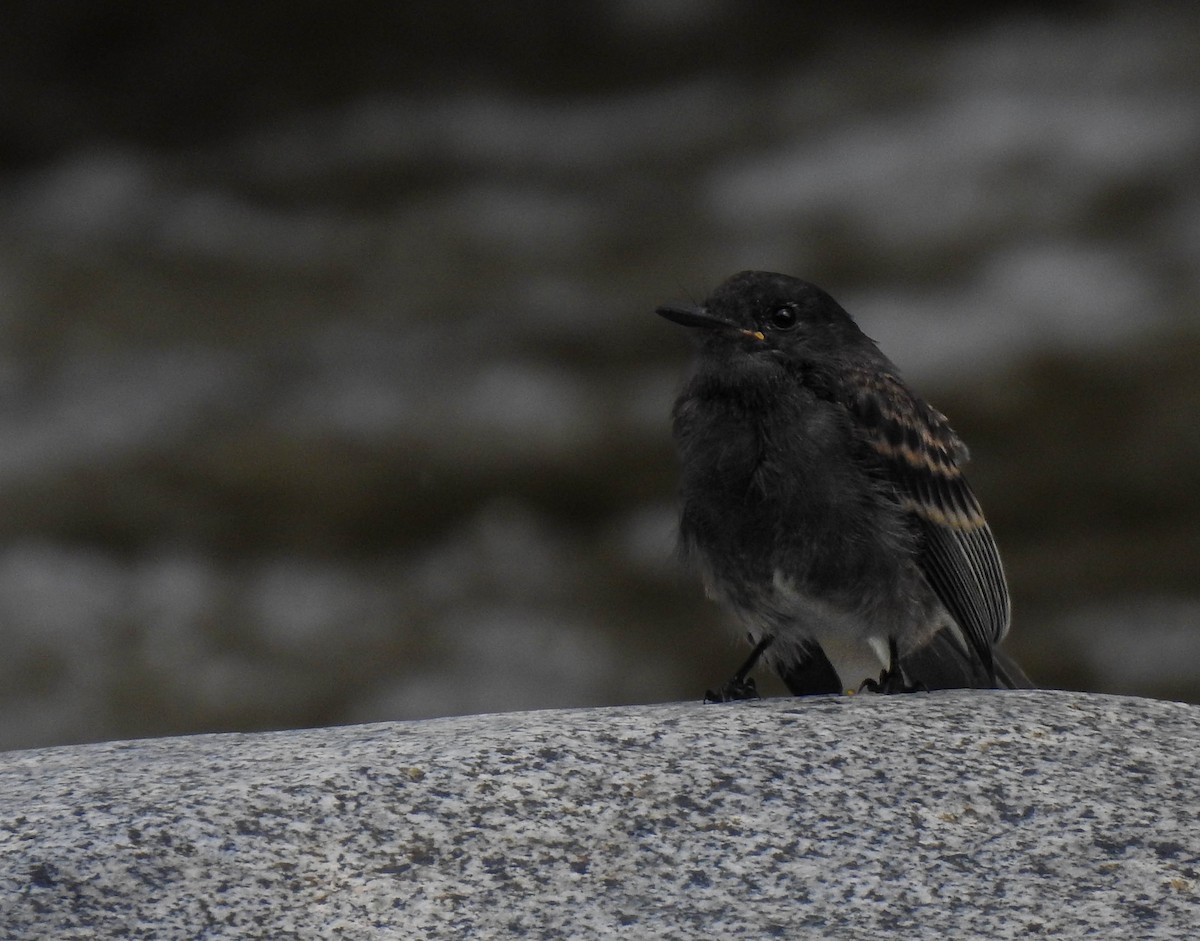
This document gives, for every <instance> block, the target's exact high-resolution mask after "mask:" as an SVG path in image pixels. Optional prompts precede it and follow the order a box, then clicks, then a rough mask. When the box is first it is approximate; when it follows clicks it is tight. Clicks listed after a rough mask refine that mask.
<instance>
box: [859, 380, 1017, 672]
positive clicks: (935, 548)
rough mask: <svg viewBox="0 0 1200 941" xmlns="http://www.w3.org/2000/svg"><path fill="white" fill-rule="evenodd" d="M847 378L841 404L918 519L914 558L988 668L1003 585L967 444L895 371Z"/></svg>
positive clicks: (1001, 615)
mask: <svg viewBox="0 0 1200 941" xmlns="http://www.w3.org/2000/svg"><path fill="white" fill-rule="evenodd" d="M845 378H846V380H847V381H846V384H845V385H844V386H843V387H842V396H841V398H842V401H843V404H844V405H845V406H846V407H847V408H849V409H850V411H851V412H852V413H853V415H854V418H855V426H856V427H857V428H858V429H859V432H860V434H861V436H862V439H863V442H864V443H865V444H866V446H867V447H868V448H869V449H870V451H871V452H873V454H874V455H875V456H876V457H877V459H878V460H877V464H876V466H877V468H878V472H879V473H880V474H881V476H882V477H883V478H884V479H886V480H887V481H888V482H889V483H891V484H892V485H893V486H894V487H895V493H896V498H897V500H898V501H899V502H900V504H901V506H903V507H904V508H905V509H906V510H908V511H909V512H910V513H911V514H912V516H913V518H914V519H915V521H916V524H917V528H918V531H919V533H920V547H919V554H918V564H919V565H920V567H921V569H922V571H923V573H924V575H925V577H926V579H927V580H928V582H929V584H930V586H931V587H932V588H933V590H934V591H935V592H936V594H937V596H938V598H940V599H941V601H942V604H943V605H945V607H946V610H947V611H949V613H950V615H951V616H952V617H953V618H954V620H955V621H956V622H957V623H958V626H959V628H960V629H961V630H962V632H963V634H964V635H965V637H966V638H967V640H968V641H969V642H970V644H971V646H972V648H974V650H975V652H976V654H977V655H978V656H979V658H980V661H981V662H982V664H983V665H984V667H985V668H986V669H987V670H988V671H989V672H990V671H991V670H992V663H993V659H992V647H993V645H995V644H996V643H998V642H999V641H1000V639H1001V638H1002V637H1003V636H1004V634H1005V633H1006V632H1007V630H1008V624H1009V616H1010V615H1009V600H1008V588H1007V585H1006V583H1005V579H1004V571H1003V569H1002V568H1001V565H1000V554H999V552H998V551H997V549H996V541H995V539H994V538H993V537H992V531H991V530H990V529H989V528H988V525H987V522H986V520H984V517H983V511H982V510H981V509H980V506H979V501H978V500H977V499H976V498H975V494H974V493H973V492H972V491H971V488H970V486H969V485H968V484H967V481H966V479H965V478H964V477H963V475H962V470H961V468H960V465H961V464H963V463H965V462H966V460H967V456H968V455H967V449H966V447H965V446H964V445H963V443H962V441H961V440H959V438H958V436H957V435H956V434H955V433H954V431H953V430H952V429H951V428H950V426H949V424H948V423H947V421H946V418H945V416H944V415H942V414H941V413H940V412H938V411H937V410H935V409H934V408H932V407H930V406H929V405H928V404H927V403H926V402H924V401H923V400H922V399H920V398H918V397H917V396H916V395H914V394H913V393H912V392H911V391H909V389H908V388H907V386H905V385H904V383H903V382H901V381H900V379H899V378H898V377H896V376H895V375H892V374H889V373H886V372H880V371H868V370H862V371H858V372H851V373H849V374H847V375H846V377H845Z"/></svg>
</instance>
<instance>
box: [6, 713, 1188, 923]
mask: <svg viewBox="0 0 1200 941" xmlns="http://www.w3.org/2000/svg"><path fill="white" fill-rule="evenodd" d="M1198 818H1200V709H1198V708H1197V707H1193V706H1188V705H1182V704H1178V703H1168V702H1158V701H1150V700H1141V699H1130V698H1118V697H1109V696H1096V695H1087V694H1081V693H1064V692H1048V691H1039V692H1018V693H1011V692H1005V693H993V692H965V691H964V692H952V693H935V694H912V695H905V696H872V695H864V696H850V697H846V696H843V697H822V698H812V699H807V700H797V699H775V700H767V701H761V702H754V703H730V704H724V705H708V706H705V705H700V704H698V703H696V704H693V703H685V704H671V705H655V706H638V707H620V708H605V709H586V710H568V711H545V712H530V713H513V714H505V715H486V716H471V717H464V718H454V719H440V720H431V721H422V722H405V723H386V724H376V725H364V726H353V727H345V728H331V729H315V730H307V731H288V732H272V733H262V734H221V735H199V736H194V737H188V738H172V739H159V740H146V741H133V742H113V743H107V744H100V745H85V746H76V747H67V748H54V749H46V750H40V751H27V752H12V753H8V754H4V755H0V938H3V939H5V941H24V939H39V941H41V939H47V938H53V939H73V938H102V939H107V938H121V939H126V938H147V939H148V938H154V939H159V941H173V939H184V938H188V939H234V938H271V939H281V938H295V939H327V938H335V937H336V938H341V939H360V938H361V939H367V938H371V939H391V938H395V939H411V938H427V937H429V938H439V937H444V938H462V937H471V938H499V937H504V938H508V937H513V938H600V937H604V938H608V937H628V938H639V939H641V938H680V939H689V941H691V939H699V938H764V937H782V938H829V937H864V938H866V937H870V938H881V937H887V938H890V937H896V938H945V937H951V938H967V937H969V938H1009V937H1012V938H1017V937H1028V936H1054V937H1084V936H1096V937H1103V938H1135V937H1136V938H1191V937H1194V936H1195V931H1196V926H1197V925H1200V819H1198Z"/></svg>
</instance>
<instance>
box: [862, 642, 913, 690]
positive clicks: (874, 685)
mask: <svg viewBox="0 0 1200 941" xmlns="http://www.w3.org/2000/svg"><path fill="white" fill-rule="evenodd" d="M888 660H889V661H891V662H890V663H889V664H888V666H887V667H886V668H885V669H884V670H883V671H882V672H881V673H880V674H879V679H878V680H873V679H871V678H870V677H868V678H867V679H865V680H863V682H862V686H860V687H859V688H858V691H859V692H860V693H861V692H863V691H864V690H865V691H866V692H868V693H883V694H884V695H892V694H893V693H927V692H929V687H927V686H926V685H925V684H924V683H909V682H908V680H906V679H905V678H904V671H903V670H901V669H900V651H899V650H898V649H897V647H896V639H895V638H894V637H893V638H891V639H890V640H889V641H888Z"/></svg>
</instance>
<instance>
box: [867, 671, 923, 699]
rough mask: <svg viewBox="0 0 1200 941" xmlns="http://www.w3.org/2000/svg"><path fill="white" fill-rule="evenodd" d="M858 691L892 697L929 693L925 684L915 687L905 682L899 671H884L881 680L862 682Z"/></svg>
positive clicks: (918, 684) (880, 675) (880, 676)
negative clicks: (900, 694)
mask: <svg viewBox="0 0 1200 941" xmlns="http://www.w3.org/2000/svg"><path fill="white" fill-rule="evenodd" d="M858 691H859V692H860V693H861V692H868V693H884V694H885V695H891V694H893V693H927V692H929V688H928V687H927V686H926V685H925V684H924V683H917V684H915V685H913V684H910V683H907V682H905V679H904V674H902V673H901V672H900V671H899V670H884V671H883V672H882V673H880V674H879V679H877V680H873V679H871V678H870V677H867V679H865V680H863V681H862V685H861V686H860V687H859V688H858Z"/></svg>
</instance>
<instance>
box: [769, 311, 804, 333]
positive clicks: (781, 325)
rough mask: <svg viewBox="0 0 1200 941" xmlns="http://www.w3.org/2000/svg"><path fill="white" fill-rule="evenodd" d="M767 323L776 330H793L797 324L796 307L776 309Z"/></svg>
mask: <svg viewBox="0 0 1200 941" xmlns="http://www.w3.org/2000/svg"><path fill="white" fill-rule="evenodd" d="M767 322H768V323H769V324H770V325H771V327H772V328H773V329H775V330H791V329H792V327H794V326H796V323H797V317H796V309H795V308H794V307H776V308H775V309H774V310H773V311H771V315H770V316H769V317H768V318H767Z"/></svg>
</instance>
